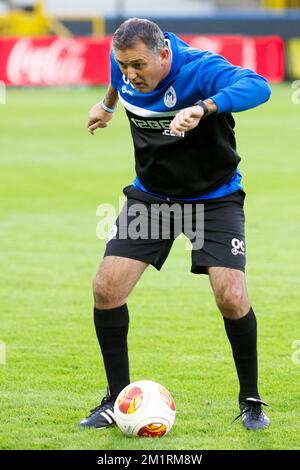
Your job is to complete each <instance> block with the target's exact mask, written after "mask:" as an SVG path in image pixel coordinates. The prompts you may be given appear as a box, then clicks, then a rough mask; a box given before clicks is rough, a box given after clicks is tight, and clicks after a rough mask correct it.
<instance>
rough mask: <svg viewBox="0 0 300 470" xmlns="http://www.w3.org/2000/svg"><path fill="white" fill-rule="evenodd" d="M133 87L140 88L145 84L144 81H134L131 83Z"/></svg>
mask: <svg viewBox="0 0 300 470" xmlns="http://www.w3.org/2000/svg"><path fill="white" fill-rule="evenodd" d="M133 86H134V88H142V87H144V86H145V83H144V82H134V83H133Z"/></svg>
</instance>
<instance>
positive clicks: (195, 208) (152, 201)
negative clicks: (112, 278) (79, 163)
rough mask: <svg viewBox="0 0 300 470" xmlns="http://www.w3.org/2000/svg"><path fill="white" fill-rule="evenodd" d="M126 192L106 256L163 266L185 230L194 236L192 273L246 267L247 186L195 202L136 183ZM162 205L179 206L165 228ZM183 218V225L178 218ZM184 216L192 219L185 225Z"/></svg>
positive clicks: (242, 269)
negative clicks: (175, 198)
mask: <svg viewBox="0 0 300 470" xmlns="http://www.w3.org/2000/svg"><path fill="white" fill-rule="evenodd" d="M123 192H124V194H125V195H126V196H127V201H126V202H125V204H124V206H123V208H122V211H121V213H120V215H119V217H118V218H117V220H116V222H115V225H114V226H113V228H112V231H111V235H110V237H109V240H108V242H107V245H106V250H105V254H104V256H121V257H124V258H131V259H135V260H139V261H144V262H145V263H149V264H152V266H154V267H155V268H156V269H158V270H160V269H161V267H162V265H163V264H164V262H165V260H166V259H167V257H168V255H169V252H170V250H171V248H172V244H173V242H174V240H175V239H176V237H177V236H178V235H179V233H181V232H183V233H184V234H185V235H186V236H187V238H189V239H190V241H191V243H190V247H191V248H192V250H191V272H192V273H195V274H207V273H208V270H207V268H208V267H210V266H220V267H226V268H232V269H238V270H240V271H245V262H246V260H245V230H244V226H245V216H244V199H245V193H244V191H242V190H240V189H239V190H237V191H236V192H234V193H232V194H229V195H227V196H224V197H222V198H219V199H212V200H202V201H197V203H195V202H193V203H176V204H177V205H176V207H175V206H173V205H174V201H168V200H166V199H162V198H159V197H156V196H152V195H149V194H148V193H145V192H143V191H140V190H139V189H137V188H135V187H134V186H127V187H126V188H124V190H123ZM162 205H163V206H164V207H166V211H167V212H168V210H169V209H168V208H170V207H171V206H172V207H175V209H176V210H177V209H178V213H177V215H176V216H174V214H173V212H172V211H171V212H170V210H169V220H168V224H167V225H168V227H167V230H165V227H166V224H165V220H164V219H163V218H162V213H163V211H162V212H160V208H161V207H163V206H162ZM154 209H155V210H154ZM180 210H181V212H180ZM175 212H176V211H175ZM185 214H187V215H186V216H185ZM185 217H186V219H185ZM180 218H181V220H182V227H181V228H182V229H180V223H179V225H178V223H177V225H176V224H175V222H174V221H175V219H176V220H177V222H178V220H179V219H180ZM183 219H184V220H188V221H189V222H187V223H186V225H184V222H183ZM152 225H153V226H154V229H153V231H152V228H151V227H152ZM186 227H188V230H186ZM200 232H201V233H200ZM198 233H199V235H198Z"/></svg>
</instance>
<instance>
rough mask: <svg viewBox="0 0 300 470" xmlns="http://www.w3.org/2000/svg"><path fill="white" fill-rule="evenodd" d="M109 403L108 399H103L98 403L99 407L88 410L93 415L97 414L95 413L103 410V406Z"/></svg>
mask: <svg viewBox="0 0 300 470" xmlns="http://www.w3.org/2000/svg"><path fill="white" fill-rule="evenodd" d="M108 402H109V397H107V396H106V397H104V398H103V399H102V401H101V403H100V405H98V406H96V408H93V409H92V410H90V412H91V414H94V413H97V411H99V410H100V409H101V408H103V406H104V405H105V404H106V403H108Z"/></svg>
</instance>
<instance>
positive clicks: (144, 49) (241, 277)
mask: <svg viewBox="0 0 300 470" xmlns="http://www.w3.org/2000/svg"><path fill="white" fill-rule="evenodd" d="M112 46H113V47H112V51H111V83H110V85H109V87H108V90H107V93H106V95H105V97H104V99H103V100H102V101H101V103H98V104H96V105H95V106H94V107H93V108H92V109H91V111H90V115H89V121H88V130H89V132H90V133H91V134H94V132H95V130H96V129H97V128H104V127H107V125H108V124H109V121H110V120H111V119H112V116H113V112H114V110H115V109H116V106H117V101H118V100H120V101H121V103H122V104H123V105H124V107H125V109H126V113H127V116H128V119H129V122H130V126H131V133H132V137H133V142H134V148H135V160H136V172H137V176H136V178H135V180H134V182H133V184H132V185H130V186H128V187H126V188H125V189H124V193H125V195H126V196H127V204H125V205H124V207H123V209H122V211H121V214H120V216H119V218H118V219H117V221H116V224H115V226H114V228H113V231H112V235H111V237H110V239H109V241H108V243H107V246H106V251H105V255H104V259H103V261H102V263H101V265H100V268H99V271H98V273H97V275H96V277H95V280H94V299H95V308H94V322H95V328H96V333H97V337H98V341H99V344H100V348H101V351H102V355H103V359H104V365H105V370H106V375H107V381H108V391H107V396H106V397H104V399H103V400H102V402H101V404H100V405H99V406H97V407H96V408H95V409H94V410H91V411H92V412H91V414H90V415H89V416H88V417H87V418H85V419H83V420H82V421H81V422H80V425H81V426H87V427H95V428H100V429H101V428H105V427H107V426H110V425H112V424H114V422H115V421H114V414H113V406H114V402H115V399H116V397H117V395H118V394H119V392H120V391H121V390H122V389H123V388H124V387H125V386H126V385H127V384H128V383H130V378H129V361H128V350H127V333H128V324H129V314H128V309H127V305H126V300H127V297H128V295H129V293H130V292H131V291H132V289H133V287H134V286H135V285H136V283H137V281H138V280H139V278H140V277H141V275H142V273H143V272H144V271H145V269H146V268H147V266H148V265H149V264H152V265H153V266H154V267H155V268H156V269H158V270H160V268H161V267H162V265H163V263H164V261H165V260H166V258H167V256H168V254H169V252H170V249H171V246H172V243H173V241H174V239H175V238H176V236H177V234H178V233H175V232H174V230H173V231H172V233H171V234H170V236H169V239H165V238H164V237H163V236H162V235H161V232H160V236H159V237H158V238H157V237H156V238H151V237H148V238H147V239H145V238H144V239H142V238H141V237H140V238H137V237H131V236H130V234H129V232H128V233H127V236H126V237H121V236H119V234H120V233H121V230H123V229H124V220H125V219H126V217H127V219H128V220H131V221H132V212H130V209H131V208H132V207H133V205H134V204H136V203H139V204H142V205H143V207H145V208H146V209H147V210H148V212H147V214H149V215H148V216H146V219H147V220H144V223H145V225H147V226H148V224H150V225H151V223H152V222H153V220H152V219H151V217H152V214H151V211H150V210H149V209H150V208H151V207H152V206H153V205H154V204H155V203H156V204H157V203H167V204H172V203H174V202H177V203H178V204H179V205H180V207H182V206H183V205H187V204H188V205H189V206H190V207H191V208H192V209H191V210H192V214H193V217H194V216H195V211H196V210H197V207H198V206H202V207H204V242H203V246H202V247H201V248H200V249H194V250H193V251H192V268H191V271H192V272H193V273H196V274H200V273H203V274H208V276H209V279H210V283H211V286H212V289H213V292H214V295H215V299H216V303H217V305H218V307H219V309H220V311H221V313H222V315H223V318H224V324H225V330H226V333H227V336H228V338H229V341H230V343H231V347H232V352H233V357H234V361H235V365H236V370H237V374H238V378H239V383H240V393H239V406H240V415H239V416H242V420H243V424H244V426H245V427H246V428H248V429H263V428H266V427H268V426H269V423H270V421H269V419H268V417H267V416H266V415H265V413H264V411H263V409H262V405H266V404H265V403H263V402H262V401H261V398H260V395H259V392H258V387H257V348H256V343H257V329H256V318H255V314H254V312H253V310H252V308H251V306H250V302H249V299H248V295H247V290H246V283H245V274H244V270H245V237H244V211H243V202H244V197H245V193H244V191H243V189H242V186H241V175H240V173H239V171H238V169H237V166H238V163H239V161H240V157H239V156H238V154H237V152H236V145H235V137H234V131H233V128H234V120H233V118H232V116H231V114H230V113H231V112H235V111H243V110H245V109H249V108H253V107H255V106H258V105H259V104H261V103H263V102H265V101H267V100H268V99H269V97H270V88H269V86H268V84H267V82H266V80H265V79H264V78H263V77H261V76H259V75H257V74H256V73H254V72H253V71H251V70H247V69H242V68H240V67H235V66H233V65H231V64H230V63H228V62H227V61H226V60H225V59H224V58H223V57H221V56H218V55H216V54H213V53H210V52H207V51H200V50H196V49H193V48H191V47H189V46H188V45H187V44H185V43H184V42H183V41H181V40H180V39H179V38H178V37H176V36H175V35H174V34H172V33H165V34H163V33H162V31H161V30H160V29H159V27H158V26H157V25H156V24H155V23H153V22H151V21H148V20H142V19H137V18H133V19H129V20H127V21H125V22H124V23H123V24H122V25H121V26H120V27H119V28H118V30H117V31H116V32H115V34H114V36H113V42H112ZM124 217H125V218H124ZM158 223H159V224H160V222H158ZM193 223H194V222H193ZM160 229H161V225H160ZM123 231H124V230H123Z"/></svg>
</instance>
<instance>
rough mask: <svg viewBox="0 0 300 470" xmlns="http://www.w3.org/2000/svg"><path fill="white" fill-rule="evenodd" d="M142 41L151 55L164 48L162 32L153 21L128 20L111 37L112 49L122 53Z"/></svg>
mask: <svg viewBox="0 0 300 470" xmlns="http://www.w3.org/2000/svg"><path fill="white" fill-rule="evenodd" d="M139 41H142V42H143V43H144V44H145V45H146V46H147V47H148V49H149V50H150V51H151V52H153V53H158V52H160V51H161V50H162V49H163V48H164V47H165V40H164V35H163V32H162V30H161V29H160V28H159V27H158V26H157V24H156V23H153V21H150V20H146V19H141V18H129V20H126V21H124V23H122V24H121V26H119V28H118V29H117V30H116V32H115V33H114V35H113V40H112V46H113V48H114V49H119V50H120V51H124V50H125V49H130V48H132V47H134V46H135V44H136V43H137V42H139Z"/></svg>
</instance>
